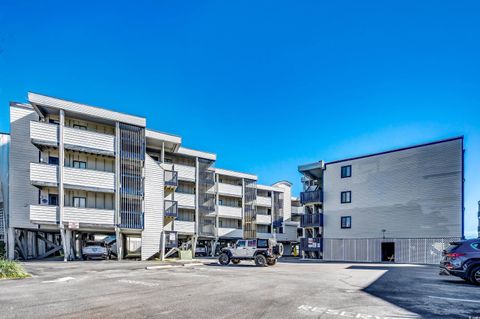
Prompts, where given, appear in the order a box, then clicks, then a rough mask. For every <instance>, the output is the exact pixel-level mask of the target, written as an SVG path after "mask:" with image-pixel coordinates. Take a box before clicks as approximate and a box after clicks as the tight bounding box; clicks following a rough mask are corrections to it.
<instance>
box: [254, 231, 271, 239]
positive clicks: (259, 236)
mask: <svg viewBox="0 0 480 319" xmlns="http://www.w3.org/2000/svg"><path fill="white" fill-rule="evenodd" d="M257 238H260V239H268V238H273V234H271V233H259V232H257Z"/></svg>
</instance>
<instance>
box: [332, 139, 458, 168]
mask: <svg viewBox="0 0 480 319" xmlns="http://www.w3.org/2000/svg"><path fill="white" fill-rule="evenodd" d="M455 140H462V141H463V135H461V136H456V137H451V138H447V139H443V140H438V141H434V142H429V143H423V144H417V145H412V146H407V147H401V148H396V149H392V150H388V151H383V152H378V153H371V154H366V155H361V156H355V157H349V158H345V159H341V160H336V161H331V162H326V163H325V165H329V164H336V163H341V162H348V161H353V160H357V159H362V158H367V157H373V156H378V155H384V154H389V153H394V152H400V151H405V150H409V149H412V148H418V147H423V146H429V145H435V144H440V143H446V142H451V141H455ZM462 148H463V143H462Z"/></svg>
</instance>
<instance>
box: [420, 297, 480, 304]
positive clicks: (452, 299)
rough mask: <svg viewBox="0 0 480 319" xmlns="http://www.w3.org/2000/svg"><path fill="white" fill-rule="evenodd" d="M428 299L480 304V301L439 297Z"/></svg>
mask: <svg viewBox="0 0 480 319" xmlns="http://www.w3.org/2000/svg"><path fill="white" fill-rule="evenodd" d="M428 297H429V298H435V299H444V300H451V301H465V302H474V303H480V300H472V299H459V298H448V297H439V296H428Z"/></svg>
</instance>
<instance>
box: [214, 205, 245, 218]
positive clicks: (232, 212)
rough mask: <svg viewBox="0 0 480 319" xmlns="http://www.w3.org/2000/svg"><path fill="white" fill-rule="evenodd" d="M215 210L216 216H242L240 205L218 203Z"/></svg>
mask: <svg viewBox="0 0 480 319" xmlns="http://www.w3.org/2000/svg"><path fill="white" fill-rule="evenodd" d="M217 211H218V216H222V217H234V218H242V208H241V207H230V206H223V205H218V206H217Z"/></svg>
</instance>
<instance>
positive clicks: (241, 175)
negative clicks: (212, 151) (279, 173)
mask: <svg viewBox="0 0 480 319" xmlns="http://www.w3.org/2000/svg"><path fill="white" fill-rule="evenodd" d="M215 173H217V174H219V175H225V176H232V177H238V178H247V179H253V180H255V181H256V180H258V177H257V175H253V174H249V173H243V172H237V171H232V170H229V169H224V168H215Z"/></svg>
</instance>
